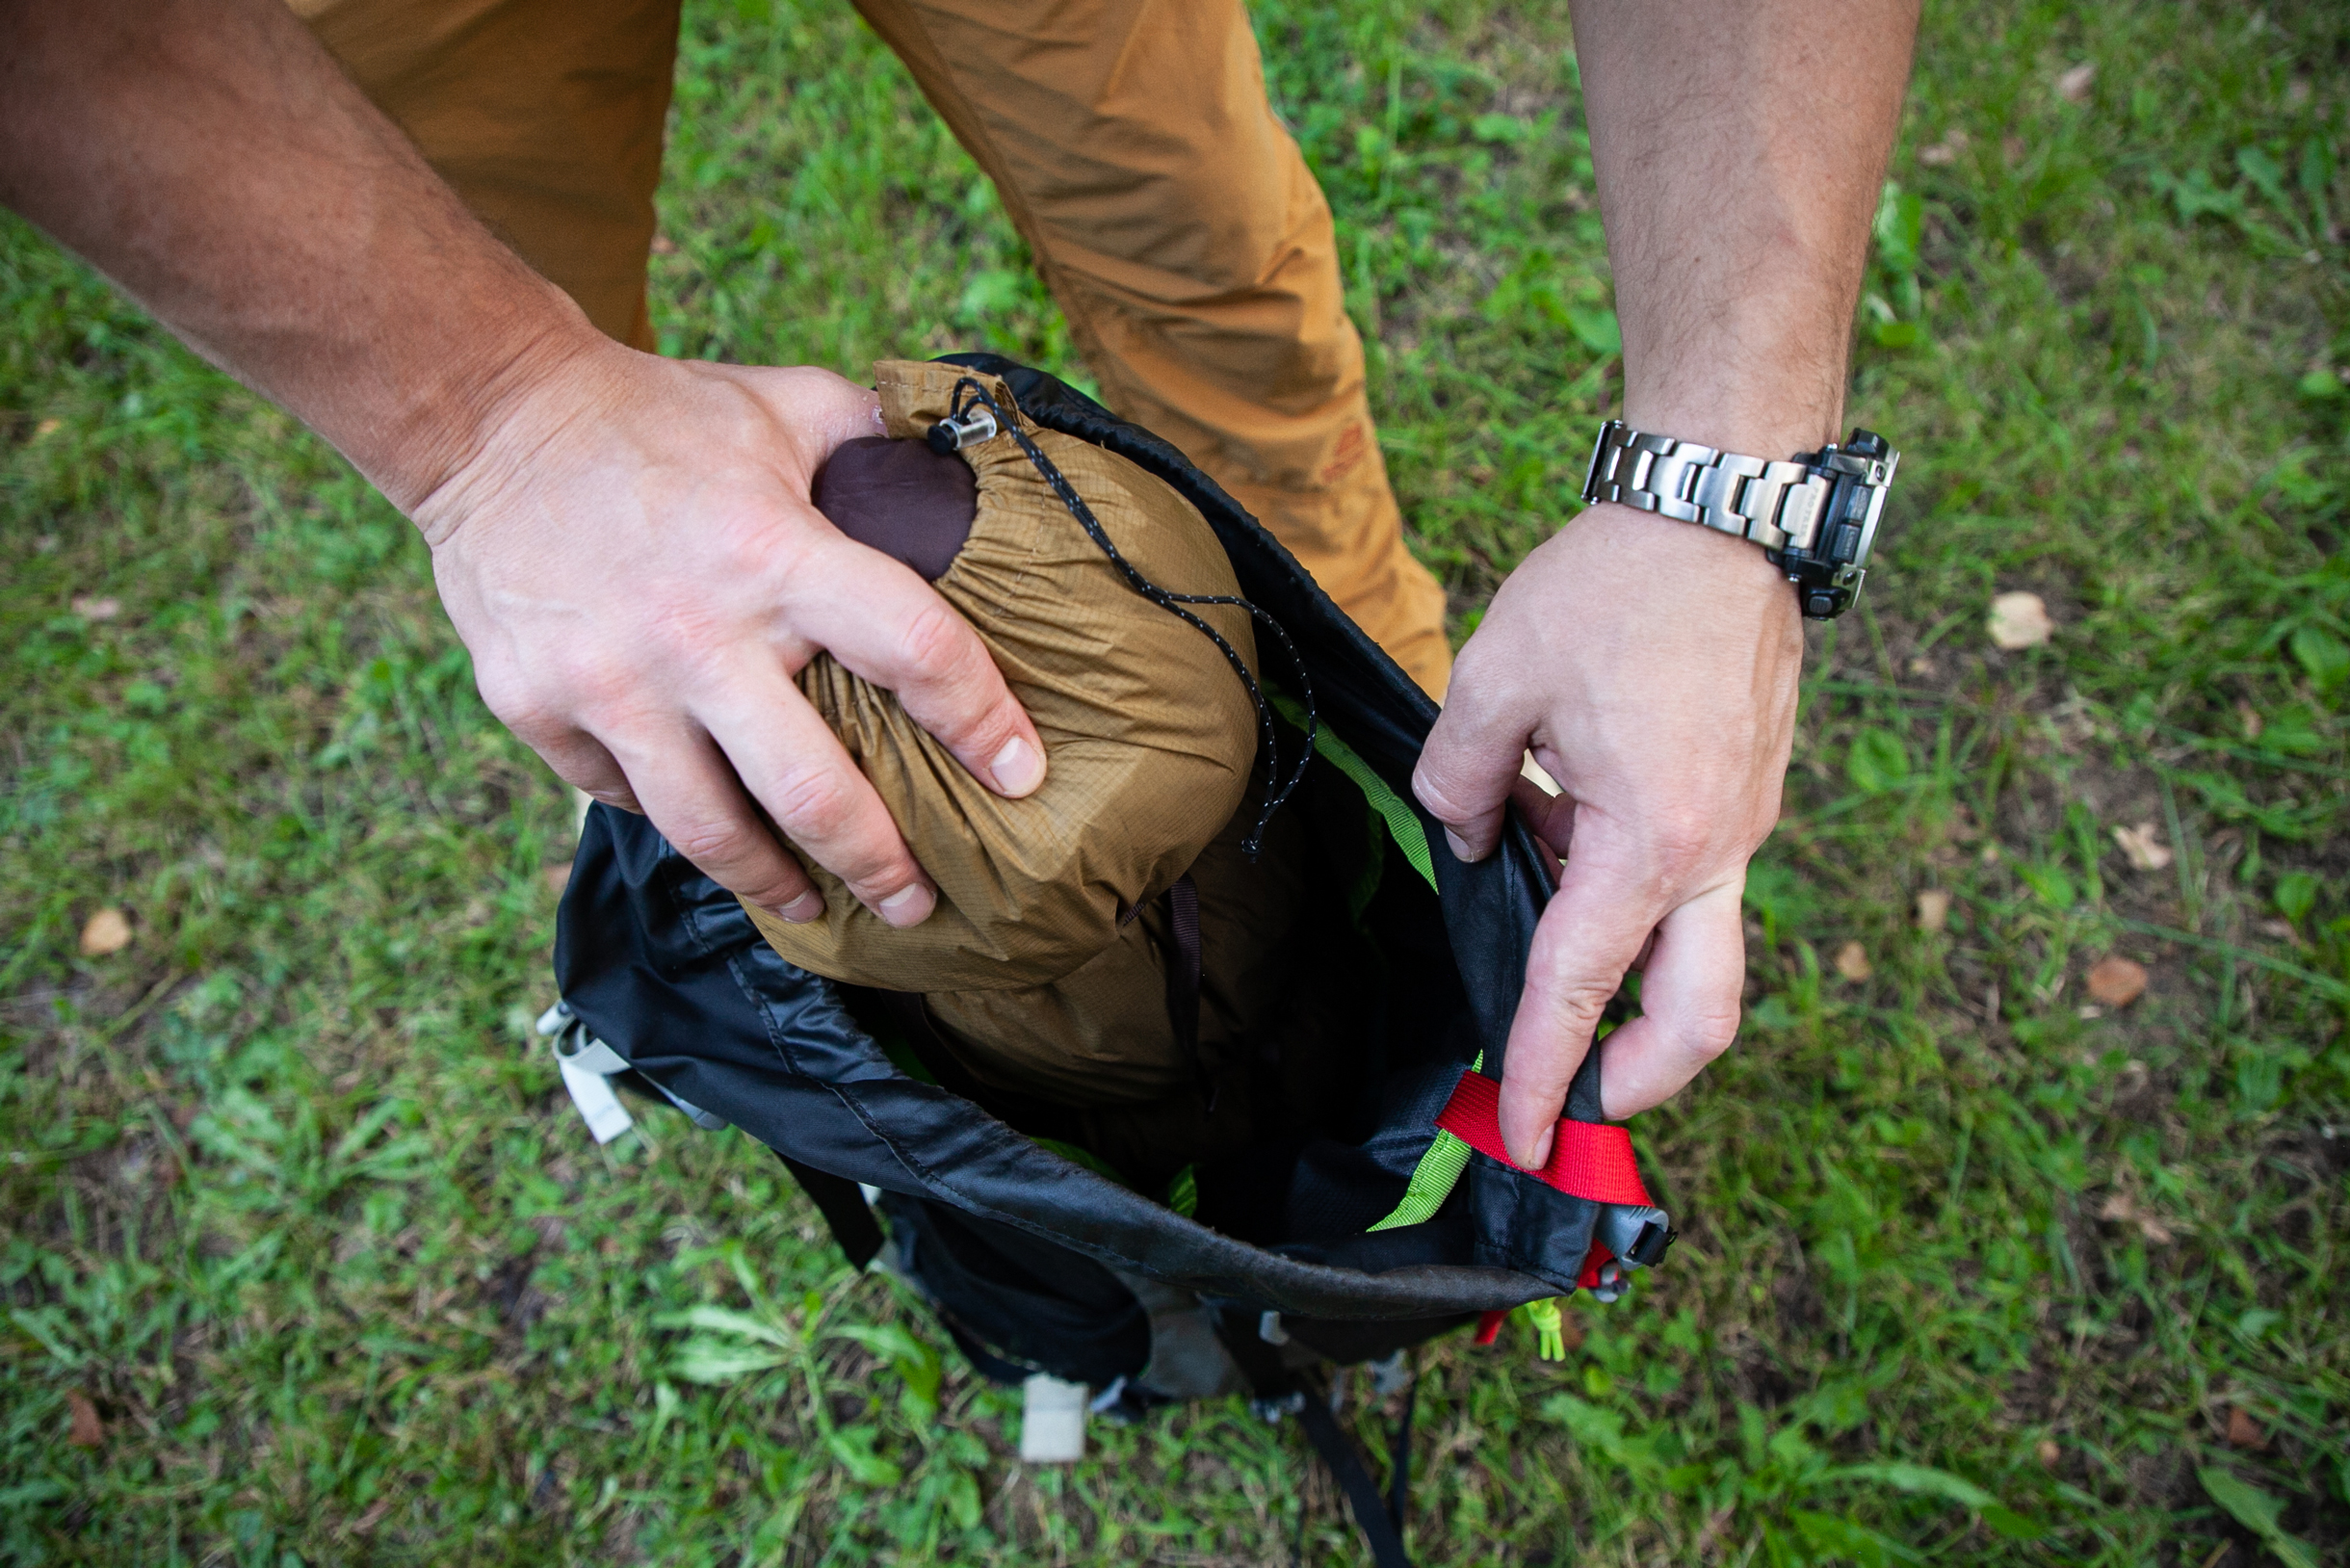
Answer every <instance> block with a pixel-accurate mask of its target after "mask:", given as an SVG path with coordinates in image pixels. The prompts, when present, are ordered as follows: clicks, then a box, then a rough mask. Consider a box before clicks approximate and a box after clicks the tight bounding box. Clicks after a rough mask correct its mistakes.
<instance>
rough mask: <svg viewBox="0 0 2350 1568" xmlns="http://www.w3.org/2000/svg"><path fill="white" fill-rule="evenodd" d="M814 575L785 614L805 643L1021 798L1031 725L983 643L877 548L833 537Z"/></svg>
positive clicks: (1037, 774)
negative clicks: (889, 696) (891, 695)
mask: <svg viewBox="0 0 2350 1568" xmlns="http://www.w3.org/2000/svg"><path fill="white" fill-rule="evenodd" d="M810 568H811V569H810V570H809V571H808V572H807V573H805V574H804V575H805V577H806V578H807V580H808V581H809V582H810V583H811V584H812V585H815V587H813V588H812V590H811V591H809V592H808V593H806V594H805V595H804V596H802V595H800V594H795V595H794V602H793V604H792V606H791V607H790V608H791V618H792V623H793V625H794V627H795V628H796V630H797V631H798V632H799V633H800V634H801V635H802V636H804V637H806V638H807V639H808V640H811V641H813V642H815V643H816V644H818V645H819V646H821V647H823V648H824V649H826V650H827V651H829V652H830V653H831V655H832V657H833V658H835V659H838V660H839V661H840V662H841V663H842V664H843V665H844V666H847V667H848V668H849V669H850V670H851V671H853V672H854V673H856V674H858V675H860V676H862V677H864V678H865V679H866V680H868V681H871V682H873V683H874V684H875V686H879V687H883V688H886V689H887V690H889V691H892V692H895V693H897V694H898V700H899V701H900V702H901V704H903V705H904V707H905V711H906V713H907V715H908V716H909V717H911V718H912V719H913V720H914V722H916V723H917V724H920V725H921V726H922V727H923V728H924V729H926V730H928V731H929V732H930V734H931V735H933V736H935V737H936V738H937V739H938V741H939V743H940V744H941V745H945V746H946V747H947V749H948V750H950V751H952V752H953V753H954V755H955V758H956V760H957V761H959V762H961V763H962V765H963V766H964V767H965V768H966V769H968V770H969V771H970V772H971V775H972V776H973V777H974V778H977V779H978V780H979V782H980V783H982V784H985V785H986V786H987V787H988V788H990V789H992V790H994V791H995V792H996V793H997V794H998V795H1003V796H1008V797H1012V798H1014V799H1017V798H1019V797H1022V796H1025V795H1029V794H1031V793H1033V792H1034V791H1035V789H1036V787H1037V786H1038V785H1040V784H1042V783H1043V782H1044V775H1045V752H1044V744H1043V742H1041V741H1040V740H1038V739H1037V736H1036V726H1035V725H1034V724H1032V723H1031V722H1030V720H1029V716H1028V714H1027V713H1026V712H1025V711H1024V710H1023V709H1022V708H1021V706H1020V704H1019V702H1018V701H1017V700H1016V699H1015V698H1014V697H1013V696H1012V693H1011V690H1010V688H1008V687H1006V686H1005V684H1004V675H1003V672H1002V671H1000V670H999V669H997V668H996V662H995V661H994V660H993V659H991V658H990V657H988V653H987V645H986V644H985V643H983V642H981V641H980V640H979V634H978V633H977V632H975V631H973V630H972V629H971V626H970V623H969V622H967V621H965V620H964V619H963V617H962V616H961V615H960V614H956V612H955V610H954V607H953V606H952V605H950V604H949V603H947V601H946V600H945V599H943V598H941V597H940V596H939V594H938V592H937V590H936V589H934V588H931V587H930V585H929V584H927V583H925V582H924V581H923V580H922V579H921V578H920V577H918V576H916V575H915V574H914V573H913V572H911V571H909V570H907V569H906V568H905V567H904V566H902V565H900V564H899V563H898V562H894V561H892V560H890V559H889V558H888V557H886V556H884V555H882V554H880V553H879V552H878V551H875V550H869V549H867V548H865V547H864V546H863V545H861V544H857V543H855V542H854V541H853V540H850V539H848V538H845V537H839V536H836V537H835V541H828V542H827V543H826V544H825V545H824V546H823V548H822V549H821V550H820V551H819V552H818V553H817V556H816V559H814V560H813V561H812V562H811V563H810ZM876 804H877V802H876ZM820 858H821V857H820ZM825 863H826V864H827V865H829V864H830V862H829V861H827V862H825Z"/></svg>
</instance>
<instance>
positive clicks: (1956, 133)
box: [1918, 125, 1968, 169]
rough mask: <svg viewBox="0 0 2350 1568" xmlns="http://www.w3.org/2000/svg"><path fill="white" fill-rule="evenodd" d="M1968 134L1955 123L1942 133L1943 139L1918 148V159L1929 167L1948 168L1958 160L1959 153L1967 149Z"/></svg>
mask: <svg viewBox="0 0 2350 1568" xmlns="http://www.w3.org/2000/svg"><path fill="white" fill-rule="evenodd" d="M1967 142H1968V136H1967V133H1966V131H1965V129H1964V128H1962V127H1960V126H1957V125H1953V126H1951V127H1950V128H1949V129H1948V130H1946V131H1945V132H1943V133H1942V140H1941V141H1939V142H1937V143H1935V144H1933V145H1932V146H1930V147H1919V149H1918V161H1919V163H1921V164H1923V165H1925V166H1926V167H1927V168H1928V169H1947V168H1949V167H1950V166H1951V165H1952V164H1954V163H1956V162H1958V155H1959V154H1960V153H1962V152H1964V151H1966V150H1967Z"/></svg>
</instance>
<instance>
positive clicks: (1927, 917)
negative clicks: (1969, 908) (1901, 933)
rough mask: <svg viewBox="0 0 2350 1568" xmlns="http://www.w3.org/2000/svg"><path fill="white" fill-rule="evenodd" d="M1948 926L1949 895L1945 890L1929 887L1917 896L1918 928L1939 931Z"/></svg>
mask: <svg viewBox="0 0 2350 1568" xmlns="http://www.w3.org/2000/svg"><path fill="white" fill-rule="evenodd" d="M1949 924H1950V893H1949V890H1948V889H1947V888H1940V887H1929V888H1927V889H1926V890H1925V891H1924V892H1922V893H1920V894H1919V895H1918V928H1919V930H1921V931H1939V930H1941V929H1942V928H1944V927H1945V926H1947V925H1949Z"/></svg>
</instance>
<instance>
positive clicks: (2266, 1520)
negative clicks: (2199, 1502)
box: [2195, 1465, 2317, 1568]
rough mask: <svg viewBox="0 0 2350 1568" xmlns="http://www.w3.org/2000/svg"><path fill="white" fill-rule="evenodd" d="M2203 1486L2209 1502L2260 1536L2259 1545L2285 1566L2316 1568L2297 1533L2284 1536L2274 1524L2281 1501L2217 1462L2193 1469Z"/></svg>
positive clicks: (2314, 1558) (2280, 1511)
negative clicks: (2225, 1510) (2224, 1468)
mask: <svg viewBox="0 0 2350 1568" xmlns="http://www.w3.org/2000/svg"><path fill="white" fill-rule="evenodd" d="M2195 1478H2196V1479H2197V1480H2199V1481H2202V1482H2203V1489H2204V1490H2205V1491H2206V1492H2207V1493H2209V1494H2210V1497H2211V1501H2212V1502H2214V1503H2218V1504H2219V1505H2220V1506H2221V1507H2223V1508H2225V1509H2227V1510H2228V1513H2229V1515H2230V1516H2231V1517H2232V1518H2233V1519H2234V1520H2235V1522H2236V1523H2237V1524H2239V1525H2241V1526H2243V1527H2244V1528H2245V1529H2248V1530H2250V1531H2252V1532H2253V1533H2254V1534H2255V1535H2258V1536H2259V1538H2260V1544H2261V1545H2262V1546H2264V1547H2266V1548H2268V1550H2269V1551H2270V1552H2272V1553H2274V1554H2276V1557H2277V1560H2278V1561H2279V1562H2282V1563H2284V1564H2285V1568H2317V1554H2316V1553H2314V1552H2311V1550H2310V1548H2309V1544H2308V1543H2307V1542H2305V1541H2303V1540H2302V1539H2301V1538H2300V1537H2299V1536H2297V1535H2288V1534H2286V1533H2285V1527H2284V1526H2283V1525H2281V1524H2279V1523H2277V1521H2278V1519H2279V1518H2280V1517H2281V1516H2282V1515H2283V1514H2284V1512H2285V1503H2284V1502H2283V1501H2282V1500H2280V1499H2277V1498H2273V1497H2270V1496H2269V1495H2268V1494H2267V1493H2266V1492H2263V1491H2261V1490H2260V1489H2259V1487H2257V1486H2255V1485H2253V1484H2252V1483H2251V1482H2250V1481H2247V1480H2243V1479H2241V1478H2239V1477H2237V1476H2236V1475H2235V1474H2234V1473H2233V1472H2232V1471H2227V1470H2222V1469H2220V1468H2219V1467H2218V1466H2217V1465H2206V1466H2204V1467H2203V1468H2202V1469H2200V1470H2198V1471H2196V1472H2195Z"/></svg>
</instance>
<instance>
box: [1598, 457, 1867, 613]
mask: <svg viewBox="0 0 2350 1568" xmlns="http://www.w3.org/2000/svg"><path fill="white" fill-rule="evenodd" d="M1900 461H1901V454H1899V453H1898V452H1895V451H1894V450H1893V447H1892V446H1891V445H1890V444H1888V443H1887V441H1886V439H1885V437H1883V436H1882V435H1879V434H1877V433H1876V432H1875V431H1864V430H1858V429H1856V430H1854V431H1853V432H1852V438H1851V439H1850V440H1848V441H1846V442H1845V443H1844V444H1843V445H1842V446H1841V447H1840V446H1838V445H1836V444H1835V443H1833V442H1831V443H1829V444H1828V445H1827V446H1824V447H1822V448H1820V449H1819V450H1818V451H1817V452H1806V453H1799V454H1797V455H1796V457H1794V458H1793V459H1792V460H1791V461H1787V462H1770V461H1768V460H1766V459H1764V458H1762V457H1746V456H1744V455H1743V454H1740V453H1736V452H1722V451H1719V450H1717V449H1716V448H1713V447H1701V446H1699V445H1698V444H1697V443H1696V442H1694V441H1676V440H1674V439H1673V438H1672V437H1671V436H1669V435H1653V434H1651V433H1649V432H1648V431H1635V430H1633V429H1632V427H1631V426H1630V425H1627V424H1625V423H1624V422H1623V421H1622V420H1620V419H1611V420H1609V421H1608V422H1607V423H1606V424H1605V425H1602V426H1601V427H1600V438H1599V441H1598V442H1597V443H1596V444H1595V445H1594V446H1593V447H1592V449H1591V472H1590V473H1589V474H1588V475H1587V476H1586V477H1585V478H1584V480H1583V501H1584V504H1585V505H1589V504H1591V503H1593V502H1598V501H1615V502H1620V503H1622V504H1623V505H1625V506H1627V507H1637V508H1638V509H1639V510H1642V511H1653V512H1656V513H1657V514H1658V515H1659V516H1662V517H1673V518H1678V519H1679V520H1681V521H1682V522H1684V523H1702V524H1704V525H1705V526H1706V527H1708V528H1711V529H1717V530H1719V531H1720V532H1722V533H1724V534H1736V536H1738V537H1739V538H1742V539H1752V540H1753V541H1754V542H1755V543H1757V544H1759V545H1761V546H1762V553H1763V554H1764V555H1765V556H1767V557H1769V559H1770V563H1771V564H1772V565H1774V566H1777V567H1779V568H1780V569H1782V570H1783V571H1785V572H1786V573H1787V580H1788V581H1789V582H1790V583H1792V584H1794V585H1795V603H1796V604H1797V605H1798V606H1799V607H1800V608H1801V609H1802V611H1803V613H1804V614H1805V615H1806V616H1808V617H1809V618H1811V619H1813V620H1833V619H1834V618H1835V617H1837V616H1838V615H1841V614H1843V613H1844V612H1845V611H1847V610H1849V609H1851V608H1852V601H1853V600H1855V599H1857V598H1859V597H1860V596H1861V579H1862V578H1863V577H1865V576H1867V566H1868V552H1869V549H1870V547H1871V546H1872V545H1874V544H1875V543H1876V537H1877V519H1878V517H1879V516H1881V515H1882V514H1883V513H1884V510H1885V492H1886V491H1887V490H1888V489H1891V488H1892V487H1893V469H1894V468H1895V467H1896V466H1898V465H1899V463H1900Z"/></svg>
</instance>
